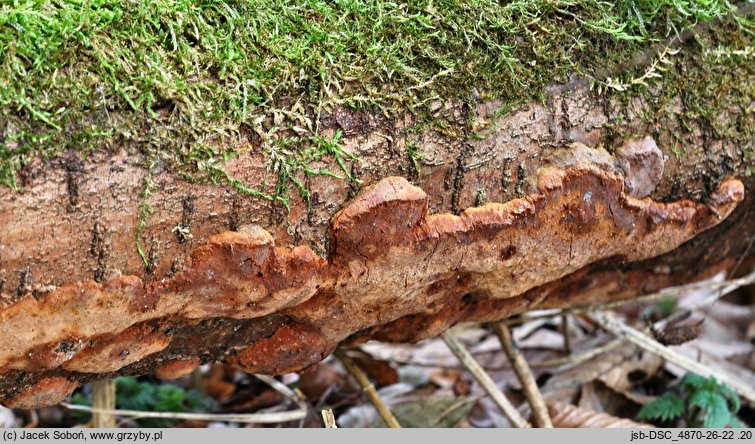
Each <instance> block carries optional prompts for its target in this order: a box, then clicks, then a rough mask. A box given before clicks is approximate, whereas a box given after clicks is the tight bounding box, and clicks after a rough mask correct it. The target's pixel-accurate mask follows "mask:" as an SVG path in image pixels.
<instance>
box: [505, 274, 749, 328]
mask: <svg viewBox="0 0 755 444" xmlns="http://www.w3.org/2000/svg"><path fill="white" fill-rule="evenodd" d="M753 283H755V271H753V272H751V273H750V274H748V275H746V276H743V277H741V278H737V279H730V280H726V281H722V282H712V281H705V282H699V283H696V284H690V285H684V286H681V287H672V288H668V289H664V290H661V291H659V292H657V293H652V294H648V295H644V296H638V297H636V298H631V299H622V300H619V301H611V302H605V303H602V304H592V305H582V306H578V307H571V308H563V309H561V308H553V309H547V310H533V311H532V312H528V313H522V314H521V315H519V316H514V317H511V318H508V319H506V320H504V322H506V323H507V324H508V325H510V326H514V325H519V324H524V323H525V322H529V321H534V320H536V319H545V318H552V317H554V316H559V315H562V314H564V313H584V312H588V311H593V310H607V309H610V308H616V307H621V306H623V305H627V304H633V303H638V302H647V301H653V300H657V299H662V298H666V297H677V296H683V295H685V294H687V293H689V292H691V291H695V290H718V289H720V290H721V291H720V292H718V293H716V295H715V297H714V296H713V295H711V296H710V297H709V298H706V300H705V301H703V302H701V303H699V304H696V306H695V307H691V308H690V309H697V308H699V307H701V306H703V305H707V304H710V303H711V302H714V301H715V300H717V299H719V298H721V297H723V296H725V295H727V294H729V293H731V292H732V291H734V290H736V289H737V288H739V287H744V286H745V285H750V284H753Z"/></svg>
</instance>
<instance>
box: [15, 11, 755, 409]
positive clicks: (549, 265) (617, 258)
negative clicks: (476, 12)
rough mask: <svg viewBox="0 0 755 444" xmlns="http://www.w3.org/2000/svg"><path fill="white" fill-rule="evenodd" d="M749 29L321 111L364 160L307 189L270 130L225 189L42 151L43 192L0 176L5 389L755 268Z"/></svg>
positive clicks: (62, 393) (121, 157) (298, 365)
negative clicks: (490, 96) (653, 78)
mask: <svg viewBox="0 0 755 444" xmlns="http://www.w3.org/2000/svg"><path fill="white" fill-rule="evenodd" d="M556 15H557V17H560V15H558V14H556ZM559 20H561V19H560V18H559ZM737 26H739V25H738V24H737V23H735V21H734V20H733V19H728V21H727V22H726V28H725V29H728V30H729V31H731V32H730V33H719V34H714V35H713V36H711V35H707V36H704V38H705V39H708V40H710V42H709V43H710V44H708V45H705V44H702V43H700V44H697V43H690V44H687V46H685V47H683V48H681V49H680V51H681V53H680V54H679V55H678V56H677V59H675V60H674V61H673V62H669V61H668V60H667V58H668V57H670V56H669V51H667V50H666V49H665V48H656V49H657V51H650V52H649V55H648V56H647V57H644V59H645V62H647V63H656V62H658V63H661V62H660V61H663V62H664V63H666V62H668V63H673V70H672V71H673V73H671V72H670V73H668V74H666V77H667V78H664V79H663V80H661V81H660V82H661V83H659V84H658V85H655V86H653V87H647V88H644V87H642V85H640V87H639V88H636V89H632V88H634V87H633V86H632V84H631V82H628V83H627V84H626V85H625V84H617V83H615V81H611V79H610V78H605V76H604V78H602V79H594V78H593V79H585V78H580V79H575V80H573V81H570V82H568V83H565V84H558V85H553V86H551V87H549V88H546V89H545V90H544V91H543V92H542V98H541V100H536V101H529V100H527V101H521V102H517V103H516V104H515V105H512V104H511V103H509V102H506V101H503V100H481V99H479V98H476V99H470V100H458V98H454V99H453V100H452V99H449V100H447V101H445V102H443V101H438V102H437V103H434V104H433V105H431V106H430V109H429V111H428V112H430V113H432V114H433V116H435V117H437V118H438V119H439V120H442V123H443V125H438V126H432V125H431V126H426V127H422V128H421V129H420V130H417V129H416V126H417V125H418V124H419V122H418V120H417V118H416V116H415V115H412V114H411V113H409V114H406V115H400V116H395V115H394V116H389V117H386V116H384V115H381V114H379V113H376V112H372V111H370V110H368V109H360V110H357V109H353V108H349V107H344V106H337V107H333V108H331V109H328V110H323V111H322V113H320V110H319V109H318V110H317V119H319V120H318V123H319V129H318V130H319V134H320V135H322V136H323V137H324V138H326V139H327V140H331V141H333V140H336V139H338V137H337V135H342V139H341V140H340V143H341V145H339V147H338V149H339V150H340V151H342V152H343V153H349V154H351V155H353V156H354V158H359V160H358V161H357V160H353V161H348V162H346V163H344V162H345V161H344V158H343V156H342V157H337V156H335V157H322V158H317V159H315V160H313V161H312V162H311V163H310V164H309V165H308V166H307V168H308V170H307V171H302V170H299V171H298V172H295V173H292V178H289V179H290V180H295V181H296V182H295V183H296V184H299V185H301V186H302V188H301V190H300V191H301V192H300V193H299V194H291V195H288V196H287V198H286V200H285V201H283V200H282V199H283V197H281V196H282V195H281V194H280V193H279V192H278V190H277V189H276V188H277V187H278V186H279V184H278V183H269V182H268V181H267V180H266V178H267V175H268V169H269V165H270V157H271V156H272V154H270V153H269V152H267V151H265V150H266V149H267V148H268V146H267V145H265V144H264V141H262V140H260V138H259V135H258V134H243V136H242V137H240V138H239V140H238V141H237V143H235V144H234V145H233V146H232V148H231V150H230V151H232V152H233V153H234V156H230V158H229V160H228V161H227V162H226V163H224V164H223V165H222V166H223V169H222V171H220V170H212V171H213V173H218V172H219V171H220V174H221V176H220V178H221V179H222V180H219V182H220V183H219V184H218V183H207V182H202V181H198V180H192V178H191V177H187V175H186V174H185V172H184V171H178V170H176V169H175V168H174V165H173V164H171V163H170V162H168V160H167V157H168V156H167V155H165V157H161V156H160V155H159V154H158V155H156V154H155V153H154V151H153V150H144V151H142V150H140V149H138V146H137V147H136V148H135V146H134V145H129V144H118V143H115V144H113V145H111V146H108V147H106V148H103V149H100V150H94V151H93V152H91V153H89V154H88V156H86V157H83V156H81V155H80V154H79V153H78V152H75V151H72V150H63V151H62V152H61V153H59V154H57V155H53V156H51V158H50V159H42V158H37V157H34V158H32V159H30V160H29V161H28V162H27V163H26V164H24V165H23V166H22V167H21V168H19V169H18V172H17V174H18V178H19V181H18V188H23V192H19V190H17V189H10V188H0V294H1V295H2V301H1V302H2V307H0V319H1V320H2V322H0V333H2V335H3V337H4V339H5V340H4V341H3V342H2V343H0V402H2V403H3V404H4V405H8V406H13V407H19V408H32V407H39V406H43V405H50V404H54V403H57V402H59V401H61V400H62V399H64V398H65V397H66V396H67V395H68V394H69V393H70V392H71V391H73V390H75V389H76V387H78V386H80V385H81V384H83V383H87V382H89V381H94V380H98V379H104V378H113V377H116V376H120V375H137V374H145V373H151V372H154V374H155V375H157V376H159V377H165V378H171V377H178V376H180V375H184V374H186V373H188V372H191V371H192V370H193V369H194V368H196V366H198V365H199V364H201V363H207V362H225V363H228V364H232V365H235V366H237V367H239V368H241V369H243V370H245V371H248V372H254V373H265V374H281V373H286V372H291V371H298V370H302V369H305V368H306V367H308V366H310V365H312V364H315V363H317V362H319V361H320V360H322V359H324V357H326V356H327V355H328V354H329V353H331V352H332V351H333V350H334V349H335V347H336V346H338V345H339V344H344V345H349V344H358V343H361V342H364V341H367V340H370V339H376V340H382V341H402V342H403V341H408V342H411V341H418V340H421V339H423V338H427V337H431V336H434V335H437V334H439V333H441V332H442V331H444V330H445V329H447V328H448V327H450V326H452V325H454V324H456V323H459V322H462V321H494V320H499V319H502V318H505V317H508V316H512V315H515V314H518V313H522V312H524V311H527V310H531V309H541V308H556V307H569V306H574V305H579V304H588V303H598V302H605V301H611V300H617V299H623V298H631V297H635V296H637V295H641V294H647V293H652V292H655V291H657V290H659V289H661V288H664V287H666V286H671V285H677V284H682V283H687V282H689V281H691V280H694V279H699V278H701V277H705V276H710V275H711V274H713V273H716V272H718V271H721V270H729V271H731V270H735V269H737V267H741V266H742V265H741V264H743V263H748V262H750V261H752V257H753V254H754V253H755V250H753V249H752V248H750V247H751V245H752V242H753V240H755V218H754V217H753V210H754V209H755V201H754V198H753V193H752V187H753V185H755V174H753V146H752V140H753V138H752V128H753V127H755V125H753V123H754V122H753V114H752V112H751V107H752V89H751V88H752V84H753V83H752V82H751V81H750V80H751V79H752V77H753V66H752V64H751V63H748V61H747V50H748V49H747V48H751V45H750V43H749V42H750V39H751V38H752V37H750V36H751V34H748V33H745V32H741V33H738V32H735V31H736V29H737ZM742 26H744V25H742ZM704 32H705V31H704ZM693 36H694V33H693ZM685 38H691V37H689V36H688V37H685ZM717 39H723V40H721V41H719V40H717ZM726 39H729V40H726ZM692 40H694V39H692ZM677 43H678V42H677ZM677 43H675V44H677ZM683 43H684V42H682V44H683ZM713 43H717V44H718V46H714V45H713ZM711 48H715V51H712V50H711ZM716 51H718V52H716ZM727 51H728V52H727ZM640 58H642V57H640ZM659 60H660V61H659ZM732 60H734V62H732ZM732 66H733V67H732ZM614 69H616V70H618V71H619V74H622V73H625V74H627V76H630V77H631V76H632V75H635V74H636V75H637V77H635V78H639V79H641V81H644V80H642V79H643V77H642V74H643V72H644V73H645V74H647V73H653V72H655V71H652V70H650V69H647V70H646V68H645V67H644V66H639V67H635V66H630V67H627V66H618V67H614ZM637 69H639V70H640V73H639V74H638V73H637V72H636V70H637ZM711 72H713V73H711ZM679 73H682V74H679ZM701 73H702V74H701ZM615 78H617V77H615ZM646 78H647V79H648V81H650V80H649V78H650V77H646ZM614 80H615V79H614ZM554 83H555V82H554ZM627 85H629V86H627ZM636 85H637V84H635V86H636ZM603 88H608V89H609V90H611V91H619V89H621V88H624V89H625V90H626V89H629V92H626V91H625V90H622V91H621V94H619V93H615V94H612V93H607V92H606V91H605V90H604V89H603ZM612 88H613V89H612ZM711 91H714V93H711ZM700 103H702V104H704V105H705V107H704V109H700V108H701V107H702V105H700ZM314 109H315V108H313V107H310V108H308V111H309V112H310V114H312V113H313V110H314ZM502 109H506V110H507V111H506V112H501V110H502ZM158 111H159V110H158ZM109 112H112V114H113V115H117V116H119V117H117V118H116V121H117V120H118V119H119V118H125V117H123V116H125V115H126V114H127V112H126V111H124V110H123V109H120V110H118V109H115V110H112V111H109ZM444 125H445V126H444ZM155 127H159V125H155ZM150 130H151V129H150ZM13 143H14V144H17V142H13ZM417 147H419V148H417ZM12 148H13V149H16V148H18V146H17V145H14V146H13V147H12ZM417 149H419V150H420V151H421V153H422V155H421V156H419V155H418V154H417V152H416V150H417ZM11 151H12V150H11ZM158 152H159V150H158ZM173 154H175V153H173ZM202 165H203V166H204V167H206V168H215V167H214V166H212V165H215V164H209V163H204V164H202ZM208 165H209V166H208ZM278 165H279V164H278ZM2 166H3V167H5V165H2ZM14 171H15V170H14ZM314 171H316V172H323V171H328V172H332V171H348V174H346V173H344V174H345V175H348V176H349V178H352V176H353V178H359V179H360V180H361V186H357V185H358V183H357V181H356V180H346V178H344V177H341V178H337V177H333V175H329V174H314V173H312V172H314ZM213 177H215V176H213ZM246 184H253V185H254V186H255V187H257V188H255V189H254V190H251V189H250V188H249V187H247V185H246ZM252 191H254V192H252ZM282 203H285V204H286V205H287V206H288V208H286V206H285V205H282Z"/></svg>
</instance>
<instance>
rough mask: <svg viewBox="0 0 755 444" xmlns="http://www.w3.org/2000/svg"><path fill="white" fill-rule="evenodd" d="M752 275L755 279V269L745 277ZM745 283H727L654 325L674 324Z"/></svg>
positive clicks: (658, 327) (659, 326)
mask: <svg viewBox="0 0 755 444" xmlns="http://www.w3.org/2000/svg"><path fill="white" fill-rule="evenodd" d="M750 276H753V278H752V279H753V280H754V281H755V271H753V272H752V273H750V274H749V275H747V276H745V277H744V278H743V279H746V278H749V277H750ZM729 282H733V281H729ZM744 285H747V284H742V283H739V282H734V283H732V284H730V285H726V286H724V287H721V290H720V291H719V292H718V293H714V294H711V295H710V296H708V297H706V298H705V299H703V300H701V301H698V302H697V303H695V304H693V305H690V306H689V307H686V308H685V309H683V310H680V311H678V312H677V313H674V314H672V315H671V316H669V317H667V318H666V319H664V320H662V321H659V322H657V323H656V324H655V325H654V327H655V328H656V329H663V328H665V327H666V326H667V325H669V324H672V323H674V322H676V321H677V320H679V319H683V318H685V317H686V316H687V315H689V314H690V313H692V312H693V311H696V310H699V309H701V308H703V307H705V306H707V305H710V304H712V303H714V302H716V301H717V300H719V299H721V298H722V297H724V295H727V294H729V293H731V292H732V291H734V290H736V289H738V288H739V287H742V286H744Z"/></svg>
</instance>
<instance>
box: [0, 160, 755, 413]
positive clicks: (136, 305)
mask: <svg viewBox="0 0 755 444" xmlns="http://www.w3.org/2000/svg"><path fill="white" fill-rule="evenodd" d="M649 155H652V153H651V154H649ZM632 165H633V166H631V168H636V167H637V165H639V163H635V164H632ZM628 168H629V167H628ZM651 176H652V177H650V176H648V177H647V178H646V180H645V181H644V182H643V183H642V184H640V183H635V182H633V183H634V186H635V189H634V191H635V192H641V193H640V194H646V193H647V189H646V187H647V183H652V181H653V180H655V176H657V173H652V174H651ZM624 187H625V181H624V176H623V175H622V174H620V173H619V172H618V171H613V170H611V169H610V168H604V167H602V166H600V165H598V164H595V163H589V162H576V163H572V164H570V165H567V166H564V165H558V164H553V165H552V166H549V167H546V168H544V169H543V170H542V171H541V172H540V174H539V176H538V180H537V190H538V191H537V192H535V193H533V194H530V195H528V196H526V197H524V198H521V199H516V200H512V201H509V202H506V203H489V204H486V205H483V206H481V207H475V208H469V209H467V210H465V211H463V212H462V213H461V214H460V215H458V216H456V215H451V214H437V215H429V214H428V199H427V196H426V194H425V193H424V192H423V191H422V190H421V189H420V188H417V187H415V186H413V185H411V184H410V183H408V182H407V181H406V180H404V179H402V178H399V177H389V178H386V179H383V180H381V181H379V182H377V183H376V184H374V185H373V186H370V187H367V188H365V189H363V190H362V192H361V193H360V194H359V195H358V196H357V197H356V198H355V199H354V200H353V201H352V202H351V203H350V204H349V205H348V206H346V207H345V208H343V209H342V210H341V211H340V212H339V213H337V214H336V216H335V217H334V219H333V221H332V226H331V239H330V245H331V252H330V257H329V259H328V260H326V259H324V258H322V257H320V256H318V255H316V254H315V253H314V252H313V251H312V250H311V249H310V248H309V247H306V246H300V247H297V248H293V249H289V248H283V247H277V246H276V245H275V241H274V239H273V238H272V236H271V235H270V234H269V233H268V232H267V231H266V230H264V229H262V228H260V227H242V228H241V229H240V230H239V231H235V232H224V233H221V234H219V235H217V236H214V237H211V238H210V239H209V240H208V241H207V243H206V244H205V245H204V246H201V247H199V248H197V249H196V250H195V251H194V252H193V254H192V257H191V261H190V263H189V264H188V265H187V266H186V267H185V268H184V269H183V270H182V271H180V272H178V273H177V274H176V275H175V276H174V277H173V278H171V279H163V280H160V281H154V282H146V283H145V282H142V281H141V280H140V279H138V278H136V277H133V276H121V277H116V278H112V279H110V280H107V281H105V282H103V283H96V282H94V281H86V282H81V283H76V284H72V285H66V286H62V287H57V288H52V289H48V290H47V291H46V292H44V293H43V294H41V295H38V297H36V298H35V297H32V296H27V297H25V298H23V299H20V300H18V301H17V302H15V303H13V304H11V305H9V306H6V307H4V308H2V309H1V310H0V319H2V322H0V334H2V337H3V338H4V340H3V341H2V342H0V370H1V371H2V374H0V396H1V397H2V398H3V399H4V403H5V404H7V405H12V406H18V407H27V408H28V407H38V406H42V405H47V404H52V403H56V402H59V401H60V400H61V399H63V398H64V397H65V396H66V395H67V394H68V393H69V392H70V391H71V390H73V389H74V388H75V387H76V385H77V382H86V381H88V380H91V379H93V378H99V377H112V376H114V375H118V374H138V373H145V372H150V371H155V370H157V375H158V376H160V377H166V378H170V377H177V376H180V375H183V374H185V373H187V372H190V371H191V370H192V369H193V368H194V367H195V366H196V365H198V364H199V363H200V361H201V362H207V361H210V360H223V361H225V362H228V363H232V364H234V365H237V366H239V367H240V368H243V369H245V370H247V371H250V372H261V373H273V374H275V373H283V372H290V371H294V370H298V369H302V368H304V367H306V366H309V365H311V364H314V363H316V362H318V361H319V360H321V359H323V358H324V357H325V356H327V354H328V353H330V351H332V350H333V348H334V347H336V346H337V345H338V344H339V343H341V342H343V341H346V340H347V339H348V340H349V341H351V342H358V341H364V340H367V339H370V338H378V339H384V340H398V341H416V340H419V339H422V338H426V337H429V336H432V335H436V334H438V333H439V332H441V331H442V330H444V329H446V328H448V327H449V326H451V325H453V324H454V323H457V322H459V321H464V320H492V319H500V318H503V317H505V316H509V315H511V314H515V313H519V312H522V311H524V310H528V309H532V308H538V307H545V306H564V305H569V304H574V303H576V302H589V300H586V299H585V298H588V297H591V296H589V295H591V294H595V293H596V292H591V289H594V288H593V287H591V286H592V285H596V284H595V282H598V281H599V278H600V275H596V277H594V279H593V280H592V281H591V282H582V281H580V273H582V271H581V270H584V269H585V267H587V266H588V265H590V264H594V263H596V262H600V261H603V260H606V259H609V258H610V259H612V260H613V259H617V258H618V260H620V261H626V262H633V261H640V260H643V259H646V258H651V257H655V256H658V255H661V254H663V253H666V252H668V251H671V250H673V249H675V248H677V247H678V246H680V245H681V244H682V243H684V242H685V241H687V240H689V239H691V238H692V237H693V236H695V235H696V234H697V233H700V232H701V231H703V230H706V229H708V228H710V227H712V226H714V225H716V224H718V223H719V222H720V221H721V220H723V219H724V218H726V217H727V216H728V215H729V214H730V213H731V212H732V210H734V208H735V207H736V205H737V204H738V203H739V202H740V201H742V200H743V198H744V187H743V185H742V183H741V182H739V181H737V180H728V181H724V182H723V183H722V184H721V185H720V186H719V187H718V190H717V191H716V192H715V193H713V194H712V195H711V196H710V199H709V201H708V202H706V204H699V203H694V202H691V201H688V200H681V201H677V202H672V203H668V204H663V203H656V202H653V201H652V200H650V199H649V198H645V199H637V198H634V197H631V196H629V195H628V194H627V193H625V191H624ZM565 277H568V278H565ZM626 278H627V279H633V278H632V275H631V272H630V273H627V276H626ZM634 279H644V277H641V278H634ZM610 282H611V281H610V280H609V279H607V278H606V281H605V282H604V284H605V285H606V286H610V285H612V284H611V283H610ZM647 282H648V283H650V282H651V281H650V280H648V281H647ZM661 283H662V282H661V281H658V284H659V285H660V284H661ZM602 288H606V287H605V286H604V287H602ZM572 290H573V291H572ZM616 294H617V295H619V296H621V297H625V296H632V295H633V294H631V293H621V292H617V293H616ZM635 294H636V293H635ZM586 295H587V296H586ZM577 298H581V299H579V300H578V299H577ZM19 378H20V380H21V382H17V381H19Z"/></svg>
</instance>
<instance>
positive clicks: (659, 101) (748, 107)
mask: <svg viewBox="0 0 755 444" xmlns="http://www.w3.org/2000/svg"><path fill="white" fill-rule="evenodd" d="M753 37H755V15H746V16H742V17H735V18H732V19H728V20H724V21H723V22H722V23H721V25H720V26H717V27H715V29H712V30H710V31H709V32H703V33H700V34H698V35H696V36H695V38H694V39H693V40H692V41H690V42H688V43H687V45H688V47H687V48H685V49H684V51H683V52H680V53H679V54H674V51H671V50H669V49H667V50H665V51H662V52H661V53H660V54H658V56H657V58H656V60H654V61H652V62H651V63H649V64H648V66H644V67H638V68H637V69H635V70H630V71H627V72H625V73H623V74H622V77H621V78H617V79H609V81H607V82H596V86H597V87H598V89H599V90H600V89H602V90H604V92H605V94H606V95H607V96H609V97H610V98H612V99H615V100H616V101H617V102H618V103H619V104H620V112H621V113H623V114H628V113H634V112H638V111H640V110H638V109H636V105H635V101H636V100H637V99H638V98H641V99H642V100H643V106H642V110H641V111H642V112H643V115H642V119H641V120H643V121H644V122H645V124H646V125H645V128H647V129H649V131H651V132H664V134H666V135H670V136H671V137H672V138H673V140H671V141H669V143H667V145H668V146H669V149H670V150H671V152H672V153H673V154H674V155H675V156H676V157H679V158H681V157H684V156H686V155H689V150H690V146H689V140H695V139H696V138H697V137H699V136H702V137H703V138H704V139H705V140H706V141H707V143H703V144H702V145H701V144H695V145H693V147H692V148H691V149H694V150H696V151H698V153H697V154H698V155H697V156H695V158H704V159H707V158H712V159H721V158H718V157H716V156H719V155H721V154H722V153H717V152H715V149H711V146H710V145H709V144H711V143H714V142H716V141H720V140H725V141H726V142H727V143H731V144H733V145H734V149H735V152H734V153H731V154H733V155H734V158H732V159H729V160H725V159H726V158H725V157H723V159H724V160H714V161H713V162H714V165H713V168H710V170H712V171H713V172H714V175H715V176H717V177H706V179H713V182H715V181H716V180H718V179H721V178H723V177H725V176H726V175H727V173H728V172H730V171H731V170H732V167H733V164H734V163H735V162H742V163H743V164H744V165H745V169H746V171H745V174H751V171H752V169H753V165H755V153H754V152H753V140H755V113H753V107H752V99H753V97H755V63H753V59H754V58H755V44H754V43H755V42H754V41H753ZM641 78H644V81H636V80H637V79H641ZM617 86H618V87H617ZM615 125H616V127H617V133H616V137H618V138H626V137H628V136H630V135H633V134H631V133H630V131H628V130H627V129H622V128H621V127H622V123H621V122H615ZM668 128H678V129H679V130H680V131H667V129H668ZM737 157H739V158H737ZM722 162H723V163H722ZM727 162H728V163H727ZM703 172H704V171H702V170H700V171H697V170H696V171H695V172H694V173H693V174H698V173H700V174H702V173H703Z"/></svg>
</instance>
